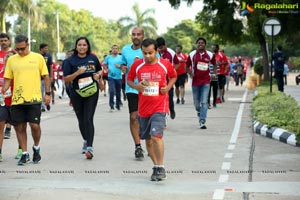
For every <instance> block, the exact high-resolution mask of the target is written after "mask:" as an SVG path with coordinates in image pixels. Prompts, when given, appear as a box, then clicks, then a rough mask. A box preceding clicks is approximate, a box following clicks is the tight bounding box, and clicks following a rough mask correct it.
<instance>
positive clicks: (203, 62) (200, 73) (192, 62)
mask: <svg viewBox="0 0 300 200" xmlns="http://www.w3.org/2000/svg"><path fill="white" fill-rule="evenodd" d="M215 62H216V61H215V57H214V54H213V53H212V52H210V51H206V50H205V51H204V52H203V53H200V52H199V51H198V50H194V51H192V52H191V53H190V54H189V57H188V60H187V62H186V67H191V69H192V71H193V73H194V77H193V80H192V86H201V85H205V84H210V70H209V64H210V63H211V64H215Z"/></svg>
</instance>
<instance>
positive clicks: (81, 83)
mask: <svg viewBox="0 0 300 200" xmlns="http://www.w3.org/2000/svg"><path fill="white" fill-rule="evenodd" d="M92 83H93V79H92V77H85V78H81V79H79V80H78V87H79V89H81V88H84V87H85V86H88V85H90V84H92Z"/></svg>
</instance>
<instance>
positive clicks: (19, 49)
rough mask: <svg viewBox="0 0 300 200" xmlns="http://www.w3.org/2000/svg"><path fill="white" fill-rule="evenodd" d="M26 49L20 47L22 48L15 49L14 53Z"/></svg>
mask: <svg viewBox="0 0 300 200" xmlns="http://www.w3.org/2000/svg"><path fill="white" fill-rule="evenodd" d="M25 49H26V47H22V48H15V50H16V51H24V50H25Z"/></svg>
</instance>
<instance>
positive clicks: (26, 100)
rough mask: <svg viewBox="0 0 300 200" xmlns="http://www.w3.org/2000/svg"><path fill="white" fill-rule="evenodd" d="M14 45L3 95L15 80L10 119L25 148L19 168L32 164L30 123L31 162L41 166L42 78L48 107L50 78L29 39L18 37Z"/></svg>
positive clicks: (43, 62) (5, 75) (5, 76)
mask: <svg viewBox="0 0 300 200" xmlns="http://www.w3.org/2000/svg"><path fill="white" fill-rule="evenodd" d="M15 45H16V47H15V50H16V51H17V54H16V55H14V56H11V57H10V58H9V59H8V61H7V65H6V69H5V73H4V86H3V88H2V94H3V93H5V91H6V90H7V89H8V87H9V86H10V84H11V81H12V80H13V82H14V90H13V97H12V106H11V118H12V125H14V127H15V130H16V133H17V137H18V141H19V144H20V146H21V148H22V156H21V159H20V160H19V162H18V165H24V164H26V163H27V162H28V161H29V160H30V159H29V154H28V152H27V132H26V127H27V126H26V123H29V126H30V128H31V133H32V137H33V141H34V146H33V147H32V149H33V159H32V161H33V163H38V162H39V161H40V160H41V156H40V147H39V143H40V138H41V127H40V118H41V103H42V94H41V77H42V78H43V79H44V82H45V91H46V95H45V97H44V101H45V104H46V105H48V104H49V103H50V100H51V97H50V95H51V93H50V78H49V74H48V69H47V66H46V63H45V60H44V58H43V57H42V56H41V55H40V54H38V53H34V52H30V50H29V48H28V46H29V42H28V38H27V36H25V35H17V36H16V37H15Z"/></svg>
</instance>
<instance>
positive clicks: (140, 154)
mask: <svg viewBox="0 0 300 200" xmlns="http://www.w3.org/2000/svg"><path fill="white" fill-rule="evenodd" d="M143 39H144V30H143V29H142V28H140V27H134V28H133V29H132V31H131V40H132V44H128V45H125V46H124V47H123V48H122V62H123V63H122V65H121V67H122V72H123V73H124V74H126V77H127V75H128V72H129V70H130V68H131V65H132V63H133V62H134V61H135V60H136V59H139V58H142V57H143V53H142V50H141V44H142V41H143ZM125 93H126V97H127V100H128V108H129V124H130V125H129V126H130V132H131V135H132V138H133V141H134V144H135V152H134V154H135V158H136V159H137V160H142V159H143V158H144V150H143V149H142V146H141V139H140V136H139V122H138V120H137V118H136V117H137V112H138V91H137V90H136V89H134V88H132V87H130V86H129V85H128V84H127V83H126V86H125Z"/></svg>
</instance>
